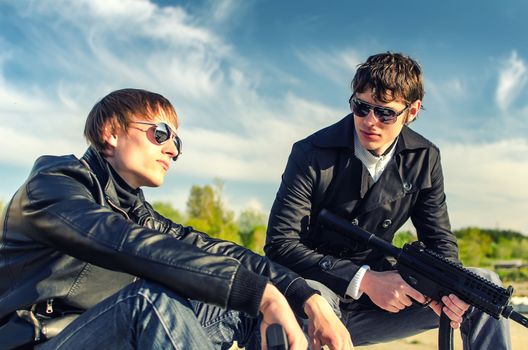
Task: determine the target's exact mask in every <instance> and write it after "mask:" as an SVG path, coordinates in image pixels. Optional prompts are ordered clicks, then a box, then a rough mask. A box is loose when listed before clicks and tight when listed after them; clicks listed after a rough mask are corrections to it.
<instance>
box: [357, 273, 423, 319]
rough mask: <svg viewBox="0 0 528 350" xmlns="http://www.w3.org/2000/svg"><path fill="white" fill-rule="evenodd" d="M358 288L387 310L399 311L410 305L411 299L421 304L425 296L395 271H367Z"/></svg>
mask: <svg viewBox="0 0 528 350" xmlns="http://www.w3.org/2000/svg"><path fill="white" fill-rule="evenodd" d="M360 290H361V291H363V292H364V293H366V294H367V295H368V296H369V298H370V299H371V300H372V302H373V303H374V304H376V305H378V306H379V307H380V308H382V309H384V310H387V311H389V312H399V311H401V310H403V309H405V308H406V307H407V306H411V304H412V300H411V299H414V300H416V301H417V302H419V303H422V304H423V303H425V301H426V298H425V296H424V295H423V294H422V293H420V292H418V291H417V290H416V289H414V288H413V287H411V286H410V285H409V284H407V282H405V281H404V280H403V278H402V277H401V276H400V274H399V273H398V272H397V271H385V272H377V271H372V270H369V271H367V272H366V273H365V276H363V279H362V280H361V285H360Z"/></svg>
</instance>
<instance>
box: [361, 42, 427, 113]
mask: <svg viewBox="0 0 528 350" xmlns="http://www.w3.org/2000/svg"><path fill="white" fill-rule="evenodd" d="M351 85H352V91H353V93H354V94H355V93H358V92H364V91H366V90H367V89H371V90H372V97H373V98H374V99H375V100H377V101H380V102H385V103H386V102H391V101H394V100H396V99H401V100H403V101H405V102H406V103H407V104H411V103H413V102H414V101H416V100H422V99H423V96H424V88H423V81H422V69H421V68H420V65H419V64H418V63H417V62H416V61H415V60H413V59H412V58H410V57H409V56H405V55H403V54H401V53H391V52H386V53H381V54H377V55H372V56H370V57H369V58H368V59H367V61H366V62H365V63H362V64H360V65H358V68H357V71H356V74H355V76H354V79H353V80H352V84H351Z"/></svg>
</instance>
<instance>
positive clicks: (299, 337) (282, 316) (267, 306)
mask: <svg viewBox="0 0 528 350" xmlns="http://www.w3.org/2000/svg"><path fill="white" fill-rule="evenodd" d="M259 311H260V313H261V314H262V323H261V325H260V334H261V338H262V350H265V349H266V329H267V328H268V326H269V325H270V324H272V323H278V324H280V325H281V326H282V328H283V329H284V332H285V333H286V337H287V338H288V345H289V349H290V350H306V349H307V348H308V342H307V341H306V337H305V336H304V333H303V332H302V330H301V327H300V326H299V323H297V319H296V318H295V315H294V314H293V311H292V309H291V308H290V305H289V304H288V301H287V300H286V298H285V297H284V295H282V294H281V292H279V290H278V289H277V288H276V287H275V286H273V285H272V284H269V283H268V284H267V285H266V288H265V289H264V294H263V295H262V300H261V302H260V306H259Z"/></svg>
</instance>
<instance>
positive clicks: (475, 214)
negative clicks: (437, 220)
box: [442, 139, 528, 233]
mask: <svg viewBox="0 0 528 350" xmlns="http://www.w3.org/2000/svg"><path fill="white" fill-rule="evenodd" d="M442 164H443V168H444V173H445V186H446V192H447V196H448V198H447V201H448V206H449V212H450V216H451V219H452V220H451V221H452V224H453V227H454V228H460V227H465V226H478V227H489V228H495V227H498V228H501V229H514V230H518V231H521V232H524V233H528V218H527V216H526V209H528V206H527V202H526V198H528V186H526V174H528V142H527V141H526V140H525V139H512V140H505V141H498V142H493V143H483V144H446V145H444V146H443V147H442Z"/></svg>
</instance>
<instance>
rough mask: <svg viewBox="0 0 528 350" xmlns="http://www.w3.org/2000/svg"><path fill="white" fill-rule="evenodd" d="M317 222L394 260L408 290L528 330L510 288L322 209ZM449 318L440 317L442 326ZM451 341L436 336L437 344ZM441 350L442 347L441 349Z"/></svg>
mask: <svg viewBox="0 0 528 350" xmlns="http://www.w3.org/2000/svg"><path fill="white" fill-rule="evenodd" d="M319 223H320V224H322V225H323V226H325V227H328V228H330V229H332V230H334V231H336V232H337V233H339V234H342V235H346V236H348V237H354V238H356V239H357V240H358V241H361V242H363V243H366V244H367V245H368V246H369V247H372V248H374V249H378V250H379V251H381V252H383V253H384V254H385V255H386V256H391V257H393V258H395V259H396V261H397V264H396V269H397V270H398V272H399V273H400V275H401V276H402V278H403V279H404V280H405V281H406V282H407V283H408V284H409V285H411V287H413V288H414V289H416V290H417V291H419V292H420V293H422V294H424V295H426V296H428V297H430V298H431V299H433V300H435V301H440V300H441V298H442V297H443V296H444V295H449V294H455V295H456V296H458V297H459V298H460V299H462V300H464V301H465V302H466V303H468V304H470V305H473V306H475V307H477V308H478V309H480V310H482V311H483V312H485V313H487V314H488V315H490V316H493V317H494V318H496V319H499V318H500V317H501V316H503V317H505V318H510V319H512V320H513V321H515V322H518V323H520V324H521V325H523V326H525V327H527V328H528V318H526V317H524V316H523V315H521V314H520V313H518V312H516V311H514V310H513V308H512V307H511V306H510V305H509V303H510V299H511V296H512V294H513V287H512V286H509V287H508V288H506V289H504V288H502V287H500V286H498V285H496V284H494V283H492V282H490V281H487V280H486V279H484V278H482V277H480V276H478V275H476V274H475V273H474V272H472V271H470V270H468V269H466V268H464V267H462V266H461V265H459V264H457V263H455V262H452V261H450V260H447V259H446V258H444V257H443V256H441V255H439V254H437V253H435V252H433V251H432V250H429V249H427V248H426V247H425V245H424V244H423V243H422V242H413V243H411V244H405V245H404V246H403V248H401V249H400V248H398V247H395V246H393V245H392V244H390V243H388V242H386V241H384V240H383V239H381V238H379V237H377V236H375V235H373V234H371V233H369V232H367V231H365V230H363V229H362V228H360V227H358V226H357V225H352V224H351V223H349V222H348V221H346V220H345V219H343V218H340V217H338V216H336V215H335V214H332V213H331V212H329V211H328V210H326V209H323V210H322V211H321V213H320V214H319ZM443 322H444V323H447V327H448V329H449V330H451V328H450V326H449V319H448V318H447V316H445V315H444V314H442V318H441V320H440V329H442V323H443ZM450 337H451V338H452V332H451V335H450ZM446 342H451V343H452V339H451V340H449V339H448V340H446V339H442V335H440V336H439V343H440V345H441V343H446ZM440 348H441V349H442V348H443V347H440Z"/></svg>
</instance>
